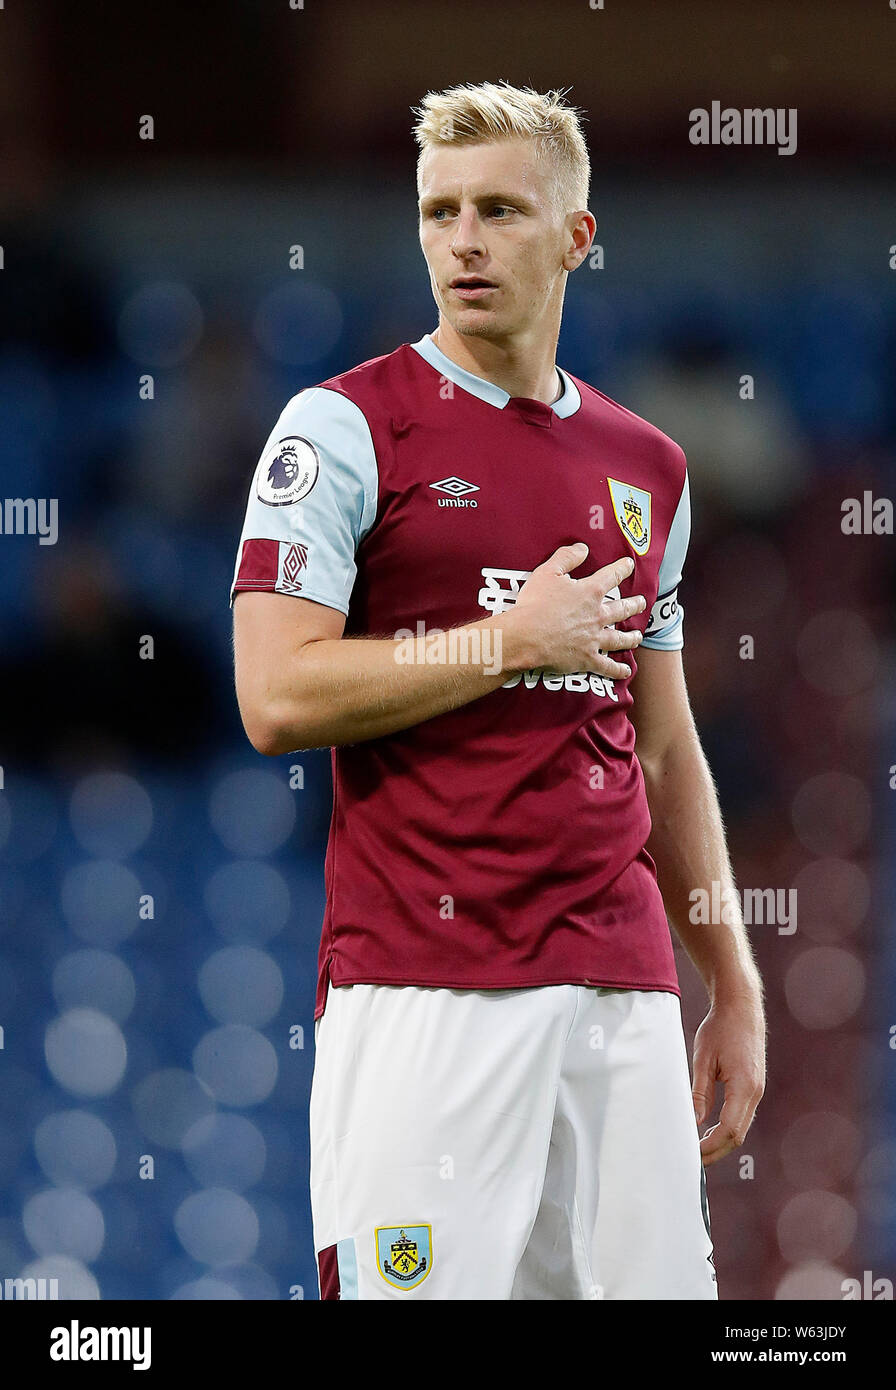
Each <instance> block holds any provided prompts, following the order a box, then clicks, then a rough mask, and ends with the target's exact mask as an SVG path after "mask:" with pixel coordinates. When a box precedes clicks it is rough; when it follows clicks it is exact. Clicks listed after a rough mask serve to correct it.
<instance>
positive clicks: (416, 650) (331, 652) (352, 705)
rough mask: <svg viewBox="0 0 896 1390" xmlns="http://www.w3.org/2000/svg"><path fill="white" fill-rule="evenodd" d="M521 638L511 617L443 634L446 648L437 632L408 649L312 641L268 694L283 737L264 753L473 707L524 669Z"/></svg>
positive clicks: (349, 738)
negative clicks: (517, 640)
mask: <svg viewBox="0 0 896 1390" xmlns="http://www.w3.org/2000/svg"><path fill="white" fill-rule="evenodd" d="M515 635H516V623H515V621H514V615H513V613H505V614H502V615H501V616H500V618H494V617H493V618H485V619H483V620H482V621H480V622H476V623H470V624H467V625H465V626H463V627H461V628H455V629H453V630H452V631H449V632H446V633H444V634H443V642H442V649H441V650H440V649H439V647H438V646H437V645H436V641H437V639H436V637H435V636H434V635H433V634H429V635H428V636H425V637H422V638H421V637H415V638H413V639H406V640H405V641H404V642H403V643H399V642H398V641H396V640H395V639H393V638H367V637H363V638H351V637H349V638H340V639H332V640H331V639H327V638H323V639H320V640H317V641H311V642H308V643H306V644H305V645H304V646H303V647H302V648H301V649H300V650H299V651H297V652H295V653H294V654H292V656H291V657H290V656H288V657H287V659H286V661H284V662H283V664H282V666H281V667H280V668H278V672H277V676H276V685H275V688H274V689H272V690H270V691H269V692H267V703H268V708H269V710H270V721H271V724H272V726H273V727H274V728H275V729H276V731H277V732H276V738H275V740H274V741H273V743H272V745H271V746H270V747H269V748H267V749H266V750H265V751H266V752H269V753H284V752H291V751H293V750H294V749H297V748H318V747H339V746H340V745H342V744H347V743H361V742H364V741H365V740H367V739H373V738H382V737H384V736H385V735H387V734H393V733H397V732H399V731H400V730H402V729H407V728H410V727H411V726H412V725H414V724H420V723H422V722H423V721H424V720H426V719H432V718H434V717H435V716H436V715H439V714H445V713H447V712H448V711H450V710H453V709H458V708H460V706H462V705H465V704H469V703H470V701H472V700H476V699H479V698H480V697H481V696H483V695H487V694H489V693H490V692H491V691H492V690H496V689H498V687H499V686H501V685H502V684H503V683H504V682H505V681H506V680H507V679H508V676H509V675H510V674H512V673H513V671H514V670H515V669H517V666H516V663H517V660H518V658H519V659H522V657H523V649H522V646H521V644H519V643H518V642H516V641H515ZM518 648H519V651H518V650H517V649H518ZM520 669H522V668H520Z"/></svg>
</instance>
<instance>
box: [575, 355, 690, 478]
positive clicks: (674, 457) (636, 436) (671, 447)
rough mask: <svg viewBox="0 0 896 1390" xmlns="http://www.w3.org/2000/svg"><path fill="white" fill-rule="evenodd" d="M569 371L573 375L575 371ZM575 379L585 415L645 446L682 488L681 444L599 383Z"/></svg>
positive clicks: (684, 466) (684, 463) (685, 471)
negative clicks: (599, 387) (608, 392)
mask: <svg viewBox="0 0 896 1390" xmlns="http://www.w3.org/2000/svg"><path fill="white" fill-rule="evenodd" d="M567 375H569V376H572V373H571V372H570V373H567ZM572 379H573V381H574V382H575V384H576V386H577V387H578V388H579V394H580V396H581V397H582V409H583V410H584V411H585V414H586V417H591V418H598V419H599V420H601V421H602V422H603V424H604V425H605V426H606V425H607V424H608V423H609V424H612V426H613V428H614V430H616V431H617V432H618V433H620V434H622V435H624V436H627V439H628V441H629V442H630V443H631V444H633V445H634V446H635V447H639V448H641V449H643V451H644V452H645V454H646V455H648V456H649V457H650V458H651V459H652V460H654V461H655V462H656V463H657V464H659V465H661V466H662V467H663V469H664V472H667V473H668V475H669V477H670V480H671V481H673V482H676V481H677V483H678V486H679V489H680V488H681V487H683V486H684V481H685V477H686V474H687V459H686V458H685V453H684V450H683V449H682V447H681V445H680V444H677V443H676V441H675V440H674V439H671V438H670V437H669V435H668V434H664V433H663V431H662V430H661V429H659V428H658V427H657V426H656V425H653V424H651V423H650V421H649V420H645V419H643V418H642V416H640V415H636V414H635V412H634V411H633V410H629V409H628V408H627V407H626V406H624V405H621V404H620V402H619V401H614V400H613V398H612V397H611V396H608V395H606V394H605V392H603V391H599V390H598V389H597V387H596V386H592V385H590V383H589V382H587V381H582V380H581V379H580V378H579V377H577V376H572Z"/></svg>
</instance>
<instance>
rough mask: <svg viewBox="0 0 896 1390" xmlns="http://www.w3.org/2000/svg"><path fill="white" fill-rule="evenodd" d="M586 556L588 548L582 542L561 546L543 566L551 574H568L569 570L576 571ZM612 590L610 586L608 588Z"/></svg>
mask: <svg viewBox="0 0 896 1390" xmlns="http://www.w3.org/2000/svg"><path fill="white" fill-rule="evenodd" d="M587 555H588V547H587V545H586V544H585V542H584V541H576V543H575V545H561V546H560V548H559V549H558V550H555V551H554V553H553V555H552V556H551V557H550V559H549V560H545V564H546V565H547V567H548V569H549V570H550V571H551V573H552V574H569V571H570V570H574V569H577V568H578V566H579V565H581V564H582V563H583V562H584V560H585V559H586V558H587ZM610 587H611V588H612V585H611V586H610Z"/></svg>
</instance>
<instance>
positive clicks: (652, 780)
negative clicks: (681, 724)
mask: <svg viewBox="0 0 896 1390" xmlns="http://www.w3.org/2000/svg"><path fill="white" fill-rule="evenodd" d="M642 768H643V771H644V779H645V785H646V789H647V800H648V805H649V807H650V815H651V820H652V822H653V829H652V831H651V835H650V838H649V840H648V841H647V850H648V852H649V853H650V854H651V855H652V857H653V859H654V862H655V863H656V867H657V879H658V882H659V887H660V892H661V893H662V895H663V901H664V903H665V907H666V913H667V915H668V917H669V920H670V922H671V923H672V926H673V927H674V928H675V930H676V932H677V934H678V936H679V937H680V939H681V941H682V943H683V945H684V947H685V949H686V950H687V952H688V955H689V956H690V957H691V959H692V960H693V962H694V964H695V965H696V967H697V969H698V970H699V972H700V974H701V976H702V978H703V980H704V983H705V984H706V988H707V990H708V992H709V995H710V997H711V999H713V1001H716V1000H717V999H720V998H724V997H726V996H728V995H737V994H741V993H744V992H750V991H758V992H759V993H760V994H761V982H760V978H759V973H758V971H757V969H756V965H755V962H754V960H753V954H752V951H751V949H750V944H749V940H748V938H747V934H746V931H745V928H744V923H743V915H742V912H741V907H740V899H739V897H738V895H737V892H736V888H735V884H734V876H733V873H732V870H731V862H730V859H729V856H728V850H727V846H726V843H725V831H724V826H723V823H722V814H721V810H720V807H719V801H718V796H717V794H716V789H715V784H714V782H713V779H712V774H711V772H710V769H709V766H708V764H707V761H706V757H705V755H704V753H703V749H702V747H701V746H700V741H699V738H698V736H697V734H696V731H695V732H694V734H693V737H691V738H686V739H684V740H682V741H681V743H680V744H677V745H676V746H674V747H673V748H672V749H671V750H670V751H669V752H668V753H666V754H665V755H664V756H663V757H662V758H661V759H659V760H657V762H656V763H653V764H647V765H645V764H644V763H642ZM714 883H716V884H718V885H719V886H718V889H717V890H716V892H715V893H713V884H714ZM695 890H702V893H703V894H705V898H704V899H703V903H702V904H701V903H700V902H699V901H698V900H696V899H695V898H694V897H693V896H692V895H693V894H694V892H695ZM713 904H720V905H721V909H722V910H721V911H716V912H713V911H712V906H713ZM701 906H703V907H704V908H706V910H703V911H700V910H699V908H700V907H701ZM714 916H718V917H721V918H722V920H721V921H713V920H707V918H709V919H711V918H712V917H714Z"/></svg>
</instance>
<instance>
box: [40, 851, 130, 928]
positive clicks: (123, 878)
mask: <svg viewBox="0 0 896 1390" xmlns="http://www.w3.org/2000/svg"><path fill="white" fill-rule="evenodd" d="M141 891H142V890H141V887H140V881H139V879H138V878H137V876H136V875H135V874H134V873H132V872H131V870H130V869H128V868H126V867H125V866H124V864H116V863H114V862H113V861H111V860H104V859H93V860H90V861H89V862H88V863H85V864H76V865H75V866H74V868H72V869H69V871H68V873H67V874H66V875H65V877H64V878H63V880H62V891H61V894H60V901H61V904H62V911H63V915H64V916H65V919H66V921H67V922H68V924H69V926H70V927H71V929H72V931H73V932H74V933H75V935H76V936H79V937H80V938H81V940H82V941H89V942H90V943H91V944H92V945H94V946H117V945H118V944H119V943H120V942H122V941H124V940H126V938H127V937H129V936H131V935H132V934H133V933H134V932H135V931H136V930H137V927H138V926H139V923H140V919H139V917H138V912H139V900H140V894H141Z"/></svg>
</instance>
